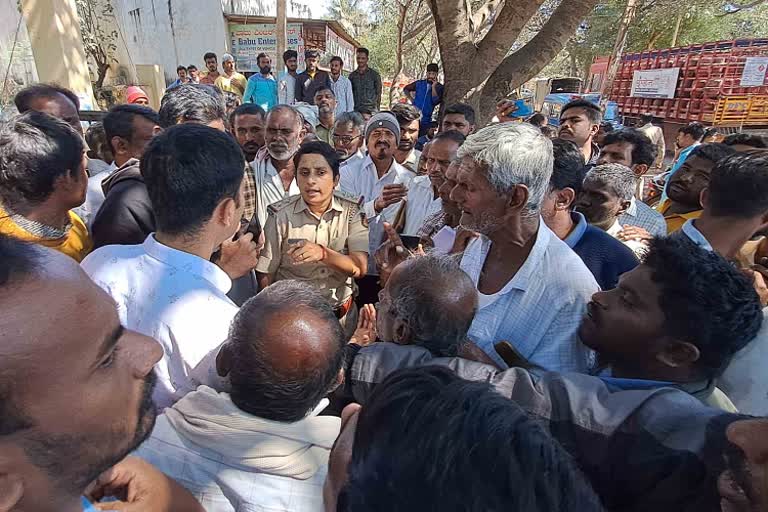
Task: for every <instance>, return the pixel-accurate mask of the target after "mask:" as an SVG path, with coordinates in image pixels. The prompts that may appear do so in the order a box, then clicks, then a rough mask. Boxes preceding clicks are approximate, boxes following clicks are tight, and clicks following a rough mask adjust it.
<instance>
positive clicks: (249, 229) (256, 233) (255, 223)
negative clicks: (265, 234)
mask: <svg viewBox="0 0 768 512" xmlns="http://www.w3.org/2000/svg"><path fill="white" fill-rule="evenodd" d="M240 233H241V235H240V236H242V235H244V234H246V233H250V234H252V235H253V241H254V242H255V243H258V241H259V237H260V236H261V222H259V217H258V216H256V215H254V216H253V218H252V219H251V221H250V222H248V221H246V220H245V219H243V220H242V221H240Z"/></svg>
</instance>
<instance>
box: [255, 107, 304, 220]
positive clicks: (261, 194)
mask: <svg viewBox="0 0 768 512" xmlns="http://www.w3.org/2000/svg"><path fill="white" fill-rule="evenodd" d="M265 126H266V129H265V132H264V147H263V148H262V149H261V150H260V151H259V153H258V154H257V155H256V158H254V159H253V162H251V164H250V165H251V169H252V170H253V177H254V184H255V188H256V191H255V193H256V215H257V216H258V219H259V222H260V223H261V225H262V226H264V225H265V224H266V223H267V207H269V205H271V204H274V203H276V202H278V201H281V200H283V199H285V198H286V197H288V196H293V195H296V194H299V193H300V191H299V186H298V185H297V184H296V168H295V167H294V165H293V155H295V154H296V152H297V151H298V150H299V146H300V145H301V141H302V139H303V138H304V135H306V130H305V129H304V124H303V119H302V116H301V114H299V112H298V111H297V110H296V109H295V108H293V107H290V106H288V105H278V106H276V107H275V108H273V109H272V110H270V111H269V113H268V114H267V119H266V121H265Z"/></svg>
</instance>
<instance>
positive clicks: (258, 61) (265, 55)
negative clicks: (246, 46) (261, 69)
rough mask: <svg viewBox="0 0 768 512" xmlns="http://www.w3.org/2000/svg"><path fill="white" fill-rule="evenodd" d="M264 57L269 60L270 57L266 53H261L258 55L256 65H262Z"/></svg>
mask: <svg viewBox="0 0 768 512" xmlns="http://www.w3.org/2000/svg"><path fill="white" fill-rule="evenodd" d="M264 57H267V58H268V59H269V55H267V54H266V53H264V52H261V53H260V54H258V55H257V56H256V64H257V65H259V64H260V63H261V59H263V58H264ZM269 60H270V61H271V60H272V59H269Z"/></svg>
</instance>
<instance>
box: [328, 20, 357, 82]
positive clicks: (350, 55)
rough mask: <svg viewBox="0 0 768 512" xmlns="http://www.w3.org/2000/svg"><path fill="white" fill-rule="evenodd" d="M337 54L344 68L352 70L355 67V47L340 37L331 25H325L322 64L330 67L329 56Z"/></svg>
mask: <svg viewBox="0 0 768 512" xmlns="http://www.w3.org/2000/svg"><path fill="white" fill-rule="evenodd" d="M334 56H339V57H341V60H342V61H343V62H344V70H345V71H349V72H352V71H353V70H354V69H355V68H357V62H356V61H355V57H356V55H355V47H354V46H353V45H351V44H350V43H348V42H347V41H346V40H344V39H342V38H340V37H339V36H338V34H336V32H334V31H333V30H331V27H329V26H326V27H325V55H323V64H325V65H327V66H329V67H330V61H331V57H334Z"/></svg>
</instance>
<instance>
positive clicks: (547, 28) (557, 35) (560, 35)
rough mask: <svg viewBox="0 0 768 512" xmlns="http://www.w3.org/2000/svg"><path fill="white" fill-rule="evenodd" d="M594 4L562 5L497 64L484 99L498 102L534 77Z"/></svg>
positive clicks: (576, 0)
mask: <svg viewBox="0 0 768 512" xmlns="http://www.w3.org/2000/svg"><path fill="white" fill-rule="evenodd" d="M596 3H597V0H567V1H563V2H561V3H560V5H559V6H558V7H557V9H555V12H553V13H552V16H550V18H549V20H547V22H546V23H545V24H544V27H542V29H541V30H540V31H539V33H538V34H536V35H535V36H534V37H533V39H531V40H530V41H529V42H528V43H527V44H526V45H525V46H523V47H522V48H520V49H519V50H518V51H516V52H515V53H513V54H511V55H508V56H507V57H505V58H504V60H503V61H502V62H501V64H499V66H498V67H497V68H496V70H495V71H494V72H493V73H492V74H491V76H490V77H489V78H488V81H487V82H486V84H485V87H484V89H483V96H484V97H486V98H487V97H488V96H489V95H490V96H493V97H494V100H498V99H501V98H502V97H504V96H505V95H506V94H508V93H509V91H510V90H511V89H513V88H514V87H517V86H519V85H520V84H522V83H524V82H525V81H526V80H528V79H530V78H531V77H534V76H536V74H537V73H538V72H539V71H541V70H542V69H544V67H545V66H546V65H547V64H548V63H549V62H550V61H551V60H552V59H553V58H554V57H555V56H556V55H557V54H558V53H560V51H561V50H562V49H563V47H564V46H565V44H566V43H567V42H568V40H569V39H570V38H571V36H572V35H573V33H574V32H576V29H577V28H578V27H579V25H580V24H581V22H582V20H583V19H584V17H585V16H586V15H587V14H588V13H589V12H590V10H591V9H592V8H593V7H594V6H595V4H596ZM497 23H498V22H497ZM494 105H495V102H494Z"/></svg>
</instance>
